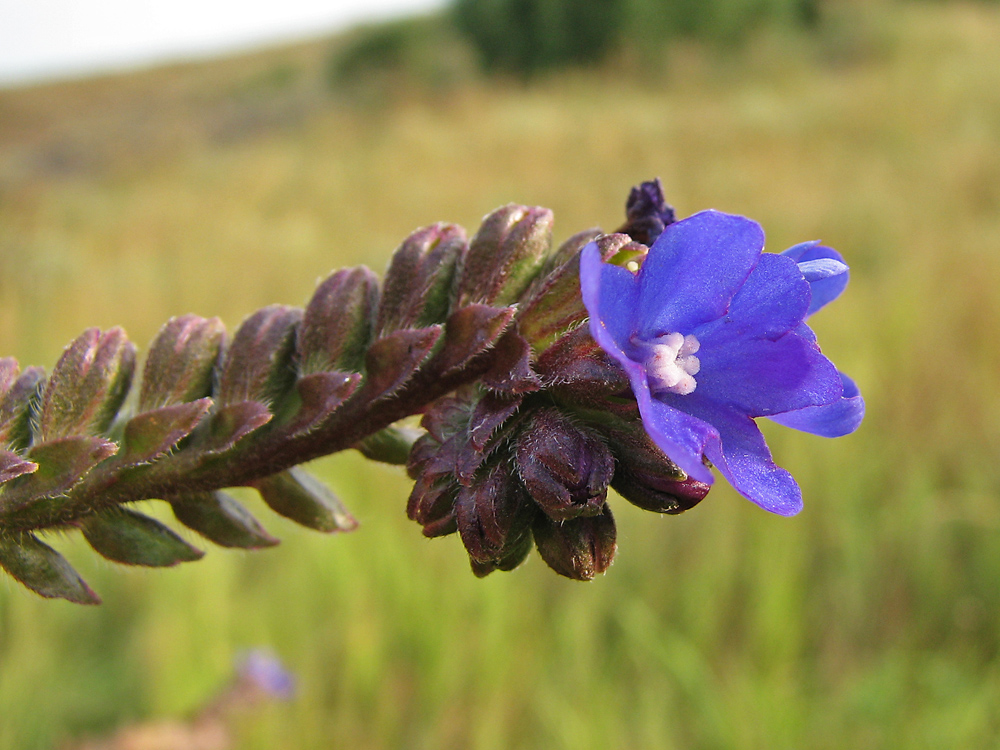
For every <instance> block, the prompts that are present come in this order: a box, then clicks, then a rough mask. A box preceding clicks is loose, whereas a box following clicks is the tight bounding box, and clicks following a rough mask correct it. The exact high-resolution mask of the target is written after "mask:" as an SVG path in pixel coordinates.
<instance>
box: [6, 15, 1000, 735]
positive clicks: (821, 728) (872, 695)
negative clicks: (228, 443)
mask: <svg viewBox="0 0 1000 750" xmlns="http://www.w3.org/2000/svg"><path fill="white" fill-rule="evenodd" d="M866 7H868V8H869V9H870V10H869V11H868V14H867V15H864V16H862V17H859V18H856V19H855V20H854V21H853V22H851V23H848V22H847V20H846V19H845V21H844V26H843V27H842V28H850V29H851V30H852V32H856V33H852V34H850V35H848V34H847V33H846V32H845V33H844V34H843V35H842V36H839V37H837V36H830V37H824V38H823V39H822V40H820V41H817V40H816V39H815V38H812V37H810V38H806V39H803V38H801V37H797V36H788V35H783V34H781V33H778V32H765V33H762V34H760V35H757V36H754V37H752V38H750V39H748V40H747V43H746V45H745V46H744V49H743V50H741V51H738V52H734V53H732V54H731V55H729V56H727V57H725V58H722V59H720V58H718V57H716V53H715V52H714V51H713V50H712V48H710V47H702V46H700V45H697V44H692V43H683V44H678V45H676V46H675V48H674V49H673V52H672V53H671V56H670V57H669V58H668V60H667V64H666V65H665V68H664V70H665V73H664V74H663V76H662V77H661V78H658V79H655V80H649V79H645V80H643V81H641V82H634V81H631V80H630V79H627V78H624V77H623V76H622V75H620V73H619V71H618V70H617V69H615V68H606V69H600V70H595V71H589V72H583V73H580V72H577V73H570V74H565V75H553V76H551V77H547V78H545V79H543V80H539V81H537V82H536V83H535V84H533V85H532V86H530V87H527V88H524V87H517V88H514V87H498V88H489V87H487V86H485V85H484V84H478V83H468V84H464V85H462V86H456V87H454V88H452V89H451V90H450V93H449V94H447V95H445V94H444V93H442V92H433V91H431V92H423V93H420V92H418V93H412V92H407V91H404V92H402V94H401V95H400V96H399V97H398V98H396V99H394V100H393V101H391V102H387V103H383V101H382V100H377V101H373V102H369V103H366V104H365V105H364V106H360V107H355V106H350V107H345V106H342V105H341V104H338V103H337V101H333V102H331V100H330V98H329V96H328V95H327V94H326V88H325V87H326V83H325V80H326V79H325V60H326V57H327V48H326V46H325V45H323V46H319V45H317V46H314V47H305V48H299V49H296V50H289V51H285V52H280V53H277V52H276V53H268V54H266V55H260V56H257V57H255V58H252V59H244V60H237V61H227V62H220V63H216V64H213V65H210V66H193V67H180V68H174V69H169V70H164V71H155V72H150V73H145V74H141V75H135V76H127V77H119V78H111V79H102V80H98V81H91V82H81V83H78V84H66V85H59V86H48V87H43V88H36V89H29V90H24V91H9V92H0V352H2V353H3V354H10V355H15V356H17V357H18V358H19V359H20V360H21V361H22V362H23V363H25V364H34V363H52V362H54V361H55V360H56V358H57V357H58V355H59V353H60V351H61V349H62V347H63V346H64V345H65V344H66V343H67V342H69V341H70V340H71V339H72V338H73V337H74V336H76V335H77V334H78V333H79V332H80V331H81V330H82V329H83V328H85V327H87V326H90V325H98V326H102V327H110V326H112V325H114V324H121V325H124V326H125V327H126V328H127V329H128V332H129V334H130V336H131V337H132V338H133V339H134V340H135V341H137V342H139V343H140V344H142V343H143V342H146V341H148V340H149V339H150V338H151V337H152V335H153V333H154V332H155V330H156V329H157V327H158V326H159V325H160V324H161V323H163V322H164V321H165V320H167V318H169V317H170V316H171V315H175V314H181V313H185V312H189V311H190V312H196V313H199V314H201V315H206V316H208V315H220V316H222V317H223V318H224V319H225V320H226V322H227V323H228V324H230V325H231V326H233V325H235V324H236V323H237V322H238V321H239V320H240V319H241V318H242V317H243V316H245V315H247V314H249V313H250V312H251V311H253V310H255V309H257V308H259V307H261V306H263V305H266V304H269V303H273V302H283V303H289V304H301V303H302V302H304V301H305V300H306V299H307V297H308V296H309V294H310V293H311V292H312V289H313V284H314V282H315V280H316V279H317V278H318V277H320V276H323V275H325V274H326V273H327V272H328V271H329V270H330V269H331V268H333V267H337V266H341V265H348V264H356V263H367V264H368V265H370V266H371V267H373V268H375V269H376V270H381V269H382V268H383V267H384V264H385V262H386V260H387V259H388V256H389V254H390V252H391V251H392V249H393V248H394V246H395V244H396V243H397V242H399V241H400V240H401V239H402V238H403V237H405V236H406V234H407V233H408V232H410V231H411V230H412V229H413V228H414V227H416V226H419V225H423V224H428V223H431V222H434V221H438V220H448V221H456V222H459V223H462V224H464V225H465V226H467V227H473V226H475V225H476V224H477V223H478V221H479V219H480V217H481V216H482V215H483V214H484V213H486V212H487V211H489V210H491V209H492V208H494V207H495V206H497V205H500V204H502V203H505V202H507V201H512V200H516V201H519V202H525V203H537V204H541V205H545V206H549V207H551V208H552V209H554V210H555V213H556V235H557V240H558V239H561V238H564V237H566V236H568V235H569V234H571V233H573V232H575V231H577V230H578V229H581V228H583V227H587V226H591V225H594V224H600V225H602V226H604V227H606V228H613V227H615V226H617V225H618V224H619V223H620V221H621V215H622V205H623V201H624V198H625V195H626V193H627V191H628V188H629V187H630V186H631V185H633V184H634V183H636V182H638V181H639V180H641V179H645V178H647V177H651V176H653V175H660V176H661V177H662V178H663V181H664V185H665V188H666V190H667V193H668V196H669V197H670V198H671V200H672V201H673V202H674V204H675V206H676V207H677V209H678V211H679V213H680V214H681V215H687V214H689V213H692V212H694V211H696V210H699V209H701V208H705V207H708V206H714V207H717V208H719V209H723V210H727V211H733V212H739V213H744V214H746V215H749V216H751V217H753V218H755V219H757V220H759V221H760V222H761V223H762V224H763V225H764V227H765V229H766V230H767V232H768V243H769V247H770V248H771V249H772V250H781V249H783V248H785V247H787V246H788V245H791V244H793V243H794V242H798V241H800V240H804V239H810V238H822V239H823V240H824V241H826V242H827V243H829V244H831V245H833V246H834V247H837V248H838V249H840V250H841V251H843V252H844V254H845V256H846V257H847V258H848V260H849V261H850V262H851V264H852V267H853V271H854V277H853V280H852V284H851V286H850V287H849V289H848V291H847V293H846V294H845V295H844V297H843V298H842V299H841V300H838V302H837V303H836V304H835V305H834V306H832V307H831V308H830V309H829V310H826V311H824V312H823V313H821V314H820V315H819V316H818V317H817V318H816V320H815V321H814V322H815V326H816V328H818V329H819V331H820V338H821V340H822V341H823V342H824V346H825V351H826V352H827V353H828V354H829V355H830V356H831V357H832V358H833V359H834V361H836V362H837V363H838V365H840V366H841V367H843V369H845V370H846V371H847V372H850V373H851V374H852V375H854V376H855V377H856V379H857V380H858V381H859V383H860V384H861V386H862V388H863V389H864V391H865V393H866V395H867V397H868V402H869V411H870V414H869V419H868V421H867V422H866V424H865V425H864V426H863V427H862V429H861V430H860V431H859V432H858V433H857V434H856V435H854V436H851V437H848V438H845V439H842V440H839V441H833V442H830V441H824V440H821V439H819V438H811V437H808V436H803V435H798V434H793V433H790V432H786V431H781V430H770V431H769V434H770V436H771V441H772V447H773V449H774V451H775V453H776V455H777V456H778V458H779V461H780V462H781V463H782V464H783V465H784V466H786V467H788V468H789V469H791V470H792V471H793V472H794V473H795V474H796V476H797V477H798V478H799V479H800V481H801V483H802V485H803V488H804V494H805V498H806V509H805V511H804V512H803V514H802V515H800V516H798V517H796V518H794V519H782V518H777V517H773V516H769V515H767V514H765V513H763V512H762V511H760V510H759V509H757V508H755V507H753V506H752V505H751V504H750V503H747V502H746V501H744V500H742V499H740V498H739V497H737V496H736V495H735V494H734V493H732V492H731V491H729V490H728V489H727V488H726V487H724V486H719V487H717V488H716V489H714V490H713V491H712V493H711V494H710V495H709V497H708V498H707V499H706V500H705V501H704V502H703V503H702V504H701V505H699V506H698V507H697V508H695V509H694V510H693V511H691V512H689V513H686V514H684V515H682V516H679V517H670V518H663V519H661V520H657V519H655V518H652V517H650V516H649V515H648V514H646V513H642V512H640V511H638V510H634V509H632V508H630V507H628V505H627V504H626V503H624V502H621V501H617V502H616V501H615V499H612V503H613V506H614V511H615V514H616V519H617V520H618V523H619V541H620V544H621V552H620V554H619V558H618V561H617V562H616V563H615V564H614V566H613V567H612V568H611V571H610V572H609V573H608V575H607V576H605V577H603V578H601V579H600V580H598V581H596V582H594V583H592V584H577V583H574V582H571V581H566V580H563V579H560V578H558V577H556V576H554V575H552V574H551V573H550V572H549V571H548V569H547V568H546V567H545V566H544V565H543V564H541V563H540V561H539V560H538V559H537V558H536V557H531V558H529V560H528V561H527V563H526V564H525V565H524V566H523V567H522V568H520V569H518V570H517V571H515V572H513V573H509V574H494V575H492V576H490V577H489V578H488V579H485V580H482V581H480V580H477V579H475V578H474V577H473V576H472V574H471V573H470V572H469V570H468V567H467V565H468V563H467V559H466V555H465V553H464V551H463V550H462V548H461V545H460V544H459V542H458V540H457V539H445V540H434V541H428V540H425V539H423V538H421V536H420V529H419V527H418V526H417V525H416V524H414V523H412V522H410V521H408V520H407V519H406V518H405V515H404V505H405V500H406V495H407V492H408V486H407V482H406V480H405V478H404V477H403V476H402V473H401V472H399V471H397V470H394V469H390V468H385V467H381V466H376V465H368V464H366V463H365V462H364V461H363V460H362V459H361V458H360V457H357V456H354V455H342V456H338V457H335V458H333V459H330V460H326V461H322V462H317V463H316V464H315V465H313V466H312V467H311V468H312V469H314V470H315V471H317V472H318V473H320V474H321V475H322V476H323V477H324V479H326V480H327V481H329V483H330V484H331V485H332V486H333V487H334V488H335V489H336V490H337V491H338V492H339V493H340V494H341V496H342V497H343V499H344V501H345V502H346V504H347V505H348V506H349V507H350V508H351V510H352V511H354V513H355V514H356V515H357V516H358V518H359V519H360V521H361V527H360V529H359V530H358V531H357V532H356V533H353V534H349V535H342V536H339V537H335V538H328V537H323V536H320V535H317V534H314V533H311V532H307V531H299V530H298V529H296V528H294V527H293V525H292V524H290V523H289V524H285V523H282V522H280V521H278V522H276V523H274V524H273V527H272V528H271V530H272V531H273V532H274V533H275V535H276V536H279V537H281V538H282V539H283V540H284V542H283V544H282V545H281V546H280V547H278V548H275V549H273V550H269V551H263V552H257V553H253V554H243V553H235V554H234V553H231V552H228V551H225V550H217V549H212V550H211V551H210V554H208V555H207V556H206V558H205V559H204V560H203V561H202V562H200V563H198V564H197V565H192V566H180V567H179V568H176V569H172V570H168V571H163V572H157V571H152V572H151V571H147V570H142V571H134V572H132V571H123V570H121V569H119V568H115V569H113V570H112V569H111V568H110V565H109V564H107V563H100V562H98V561H96V559H95V556H94V555H93V554H92V553H90V552H89V550H87V549H86V548H84V546H83V542H82V541H81V540H80V539H79V536H78V535H71V536H67V537H54V538H51V537H50V538H49V539H48V541H49V542H50V543H51V544H53V546H55V547H57V548H59V549H60V551H64V552H66V554H67V556H68V557H69V558H70V559H71V561H72V562H73V564H74V565H75V566H77V567H78V569H79V570H80V572H81V573H82V574H83V575H84V577H85V578H87V580H88V581H89V582H90V583H91V584H93V585H94V586H95V588H98V589H99V590H100V591H101V593H102V596H103V598H104V601H105V604H104V605H103V606H102V607H101V608H97V609H85V608H80V607H74V606H73V605H70V604H64V603H59V602H48V601H42V600H40V599H37V598H35V597H33V596H32V595H31V594H29V593H28V592H25V591H23V590H22V589H21V588H20V587H18V586H16V585H14V584H11V583H4V584H0V747H3V748H17V749H18V750H21V749H22V748H25V749H29V750H30V749H33V748H46V747H49V746H51V744H52V742H53V740H54V739H55V738H59V737H65V736H68V735H77V734H80V733H84V732H97V731H102V730H106V729H108V728H110V727H113V726H115V725H117V724H118V723H120V722H124V721H127V720H132V719H139V718H147V717H154V716H159V717H162V716H171V715H178V714H180V713H183V712H185V711H187V710H189V709H191V708H192V707H195V706H197V705H199V704H200V703H201V702H202V701H203V700H205V699H206V697H207V696H209V695H211V694H212V693H213V691H214V690H215V689H216V687H217V686H218V685H219V684H221V683H222V682H224V681H225V680H226V679H227V677H228V675H229V673H230V669H231V667H230V664H231V659H232V656H233V654H234V653H235V652H236V650H238V649H239V648H242V647H243V646H246V645H256V644H271V645H272V646H273V647H274V648H275V649H276V650H277V651H278V652H279V653H280V654H281V655H282V656H283V657H284V658H285V660H286V661H287V662H288V664H289V665H290V667H291V668H292V669H293V670H294V671H295V672H296V673H297V674H298V675H299V678H300V688H301V692H300V697H299V698H298V699H297V700H296V702H294V703H292V704H290V705H287V706H275V707H270V708H267V709H265V710H262V711H259V712H257V713H256V714H255V715H254V716H253V717H252V718H250V719H248V720H247V721H246V723H245V724H243V725H241V726H240V728H239V729H240V734H241V737H242V743H241V745H240V747H241V748H261V749H263V748H273V747H292V748H330V747H333V748H456V749H458V748H462V749H464V748H477V749H481V750H488V749H491V748H496V749H497V750H501V749H503V750H506V749H507V748H546V749H548V748H557V749H558V748H567V749H568V748H572V749H573V750H578V749H580V748H582V749H584V750H586V749H587V748H602V750H604V749H607V748H623V749H625V748H629V749H631V748H677V749H678V750H682V749H686V748H740V749H743V748H746V749H751V748H752V749H754V750H756V749H758V748H759V749H760V750H765V749H766V750H776V749H778V750H781V749H785V748H787V749H788V750H793V749H794V750H800V749H801V748H810V749H812V748H819V749H820V750H840V749H841V748H845V747H851V748H886V749H887V750H888V749H890V748H891V749H892V750H896V749H897V748H927V749H928V750H930V749H932V748H933V749H934V750H937V749H938V748H944V747H947V748H983V747H991V746H992V745H993V744H994V743H995V738H996V736H997V735H998V733H1000V726H998V725H1000V718H998V717H1000V660H998V654H1000V587H998V586H997V581H998V580H1000V461H998V460H997V448H996V446H997V445H1000V396H998V395H997V394H998V384H1000V347H998V345H997V334H996V331H997V330H1000V294H998V293H997V289H998V288H1000V260H998V258H1000V253H998V248H1000V49H998V47H997V45H996V39H997V38H1000V13H998V8H997V6H996V5H987V4H968V5H966V4H932V3H928V4H914V5H910V6H907V7H906V8H903V9H902V10H899V11H892V12H891V14H890V10H891V9H888V8H882V7H881V6H876V5H871V4H869V5H868V6H866ZM254 502H255V501H253V500H252V499H248V504H249V505H250V506H251V507H253V509H254V510H259V509H260V508H259V506H254V505H253V503H254Z"/></svg>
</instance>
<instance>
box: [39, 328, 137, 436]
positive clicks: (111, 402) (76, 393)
mask: <svg viewBox="0 0 1000 750" xmlns="http://www.w3.org/2000/svg"><path fill="white" fill-rule="evenodd" d="M134 369H135V347H134V346H133V345H132V343H131V342H130V341H129V340H128V339H127V338H126V336H125V332H124V331H123V330H122V329H121V328H112V329H111V330H109V331H106V332H104V333H102V332H101V331H99V330H98V329H96V328H89V329H87V330H86V331H84V332H83V333H82V334H80V336H79V337H78V338H77V339H76V341H74V342H73V343H72V344H70V345H69V346H68V347H66V350H65V351H64V352H63V355H62V357H60V358H59V362H58V363H57V364H56V366H55V369H54V370H53V371H52V377H51V378H49V383H48V386H47V387H46V388H45V393H44V395H43V396H42V406H41V414H40V415H39V418H38V438H37V439H38V440H39V441H48V440H56V439H59V438H64V437H70V436H72V435H84V434H90V435H99V434H101V433H103V432H104V431H105V430H107V429H108V427H109V426H110V425H111V422H112V420H113V419H114V418H115V415H116V414H117V413H118V408H119V407H120V406H121V404H122V401H124V400H125V396H126V395H127V394H128V389H129V386H130V385H131V383H132V373H133V371H134Z"/></svg>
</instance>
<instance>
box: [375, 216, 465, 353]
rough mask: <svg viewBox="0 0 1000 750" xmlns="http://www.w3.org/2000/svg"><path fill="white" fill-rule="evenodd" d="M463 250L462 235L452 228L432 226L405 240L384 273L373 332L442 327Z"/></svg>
mask: <svg viewBox="0 0 1000 750" xmlns="http://www.w3.org/2000/svg"><path fill="white" fill-rule="evenodd" d="M466 247H467V243H466V241H465V232H464V231H463V230H462V228H461V227H458V226H455V225H454V224H435V225H434V226H430V227H425V228H424V229H420V230H417V231H416V232H414V233H413V234H411V235H410V236H409V237H407V238H406V241H405V242H403V244H402V245H400V246H399V248H398V249H397V250H396V252H395V253H394V254H393V256H392V260H391V261H389V268H388V269H386V272H385V277H384V279H383V282H382V297H381V299H380V300H379V310H378V319H377V322H376V326H375V329H376V330H377V331H378V332H379V333H380V334H384V333H387V332H390V331H394V330H398V329H400V328H411V327H416V328H422V327H425V326H428V325H432V324H434V323H443V322H444V321H445V318H446V317H447V315H448V308H449V306H450V304H451V294H452V288H453V285H454V280H455V272H456V270H457V268H458V264H459V262H460V261H461V260H462V258H463V256H464V254H465V251H466Z"/></svg>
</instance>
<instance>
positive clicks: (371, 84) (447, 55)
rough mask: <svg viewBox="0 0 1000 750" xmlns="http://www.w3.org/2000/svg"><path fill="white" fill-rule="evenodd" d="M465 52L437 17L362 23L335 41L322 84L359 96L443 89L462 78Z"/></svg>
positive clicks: (370, 97)
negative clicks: (343, 37) (335, 44)
mask: <svg viewBox="0 0 1000 750" xmlns="http://www.w3.org/2000/svg"><path fill="white" fill-rule="evenodd" d="M470 68H471V65H470V63H469V53H468V50H467V49H466V46H465V45H464V43H463V42H462V40H461V39H459V38H458V36H457V35H456V33H455V31H454V29H453V28H452V27H451V25H450V24H449V23H448V22H447V19H446V18H444V17H443V16H440V15H438V16H426V17H418V18H407V19H404V20H401V21H388V22H385V23H380V24H375V25H371V26H362V27H361V28H359V29H357V30H355V31H354V32H352V33H351V35H350V36H349V37H348V38H347V39H346V40H344V41H343V43H342V44H340V45H338V46H337V47H336V49H335V50H334V52H333V53H332V54H331V55H330V58H329V60H328V62H327V67H326V80H327V85H328V86H329V87H330V89H331V90H332V91H334V92H342V93H346V94H348V95H351V96H354V97H357V98H362V99H365V100H372V101H375V100H378V99H380V98H383V97H385V96H398V97H401V96H404V95H412V94H413V92H414V91H416V90H419V91H430V92H435V91H442V90H447V89H449V88H451V87H453V86H455V85H456V84H458V83H460V82H461V81H463V80H464V79H466V78H468V76H469V73H470Z"/></svg>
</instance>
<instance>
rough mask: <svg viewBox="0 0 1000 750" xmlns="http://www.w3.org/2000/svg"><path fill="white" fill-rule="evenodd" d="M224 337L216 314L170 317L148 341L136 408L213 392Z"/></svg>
mask: <svg viewBox="0 0 1000 750" xmlns="http://www.w3.org/2000/svg"><path fill="white" fill-rule="evenodd" d="M225 339H226V327H225V326H224V325H223V324H222V321H221V320H219V319H218V318H208V319H206V318H200V317H198V316H197V315H182V316H180V317H177V318H171V319H170V320H169V321H167V323H166V324H164V326H163V327H162V328H161V329H160V331H159V333H157V334H156V338H155V339H153V343H152V344H150V345H149V353H148V354H147V355H146V365H145V367H144V368H143V371H142V387H141V388H140V389H139V411H140V412H144V411H149V410H151V409H156V408H158V407H161V406H169V405H171V404H181V403H184V402H187V401H195V400H197V399H199V398H204V397H205V396H208V395H209V394H211V392H212V379H213V377H214V376H215V371H216V367H217V366H218V364H219V357H220V354H221V352H222V349H223V346H224V343H225Z"/></svg>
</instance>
